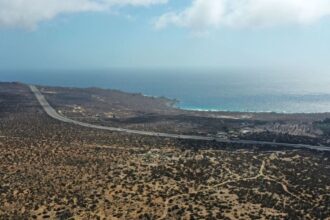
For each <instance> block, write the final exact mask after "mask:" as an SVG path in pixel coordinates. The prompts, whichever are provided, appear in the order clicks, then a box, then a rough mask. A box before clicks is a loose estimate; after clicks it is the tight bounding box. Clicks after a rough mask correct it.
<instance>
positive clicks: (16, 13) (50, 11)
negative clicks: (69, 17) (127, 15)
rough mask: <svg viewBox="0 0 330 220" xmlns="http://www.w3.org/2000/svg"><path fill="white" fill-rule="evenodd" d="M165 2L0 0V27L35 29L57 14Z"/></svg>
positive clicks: (146, 0)
mask: <svg viewBox="0 0 330 220" xmlns="http://www.w3.org/2000/svg"><path fill="white" fill-rule="evenodd" d="M166 2H167V0H0V26H6V27H23V28H28V29H33V28H35V27H36V26H37V25H38V23H40V22H42V21H47V20H51V19H53V18H55V17H56V16H58V15H59V14H69V13H78V12H89V11H106V10H109V9H110V8H111V7H114V6H126V5H131V6H148V5H153V4H163V3H166Z"/></svg>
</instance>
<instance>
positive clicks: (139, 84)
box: [0, 69, 330, 113]
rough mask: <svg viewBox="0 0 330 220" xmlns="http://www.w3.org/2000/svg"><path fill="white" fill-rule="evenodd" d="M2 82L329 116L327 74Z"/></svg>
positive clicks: (71, 75)
mask: <svg viewBox="0 0 330 220" xmlns="http://www.w3.org/2000/svg"><path fill="white" fill-rule="evenodd" d="M0 81H20V82H24V83H31V84H41V85H50V86H70V87H82V88H85V87H102V88H110V89H118V90H122V91H127V92H134V93H142V94H144V95H148V96H165V97H168V98H171V99H177V100H179V102H178V104H177V107H179V108H183V109H193V110H205V111H241V112H243V111H249V112H280V113H282V112H285V113H316V112H330V73H328V74H326V73H323V74H315V73H312V72H310V73H306V72H304V73H300V72H294V73H292V72H290V71H287V72H285V71H260V70H259V71H257V70H254V71H253V70H250V71H244V70H150V69H149V70H133V69H130V70H128V69H126V70H122V69H121V70H120V69H112V70H102V71H100V70H98V71H1V72H0Z"/></svg>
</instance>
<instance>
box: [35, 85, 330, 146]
mask: <svg viewBox="0 0 330 220" xmlns="http://www.w3.org/2000/svg"><path fill="white" fill-rule="evenodd" d="M29 87H30V89H31V91H32V92H33V93H34V95H35V97H36V98H37V100H38V102H39V103H40V105H41V106H42V108H43V109H44V110H45V112H46V113H47V114H48V115H49V116H50V117H52V118H54V119H56V120H59V121H62V122H65V123H70V124H75V125H79V126H83V127H87V128H94V129H100V130H108V131H115V132H124V133H129V134H138V135H145V136H154V137H165V138H176V139H186V140H202V141H217V142H220V143H229V144H250V145H270V146H282V147H290V148H299V149H301V148H306V149H311V150H317V151H328V152H330V147H323V146H313V145H305V144H290V143H274V142H267V141H252V140H226V139H219V138H215V137H207V136H197V135H180V134H169V133H161V132H152V131H140V130H132V129H125V128H116V127H106V126H101V125H93V124H88V123H84V122H80V121H75V120H72V119H70V118H66V117H64V116H61V115H59V114H58V113H57V112H56V111H55V109H54V108H53V107H52V106H51V105H50V104H49V103H48V101H47V100H46V98H45V97H44V96H43V95H42V94H41V92H40V91H39V89H38V88H37V87H35V86H34V85H29Z"/></svg>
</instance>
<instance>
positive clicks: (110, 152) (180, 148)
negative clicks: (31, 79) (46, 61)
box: [0, 84, 330, 219]
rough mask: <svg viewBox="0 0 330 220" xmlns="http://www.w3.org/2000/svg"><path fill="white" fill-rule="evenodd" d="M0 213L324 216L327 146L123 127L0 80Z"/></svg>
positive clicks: (328, 213)
mask: <svg viewBox="0 0 330 220" xmlns="http://www.w3.org/2000/svg"><path fill="white" fill-rule="evenodd" d="M0 104H1V105H0V219H47V218H48V219H330V207H329V204H330V175H329V173H330V158H329V156H330V155H329V154H325V153H320V152H314V151H305V150H292V149H270V148H266V147H261V148H257V147H254V146H226V145H222V144H218V143H214V142H196V141H180V140H172V139H164V138H152V137H144V136H135V135H126V134H120V133H115V132H107V131H99V130H93V129H87V128H82V127H78V126H74V125H70V124H64V123H61V122H58V121H55V120H53V119H51V118H49V117H48V116H47V115H46V114H45V113H44V112H43V111H42V109H41V108H40V106H39V105H38V103H37V101H36V100H35V99H34V97H33V95H32V94H31V93H30V91H29V90H28V88H27V87H26V86H24V85H20V84H5V85H1V86H0Z"/></svg>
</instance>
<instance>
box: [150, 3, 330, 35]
mask: <svg viewBox="0 0 330 220" xmlns="http://www.w3.org/2000/svg"><path fill="white" fill-rule="evenodd" d="M329 15H330V0H193V2H192V4H191V5H190V6H189V7H187V8H186V9H184V10H183V11H180V12H169V13H166V14H164V15H162V16H160V17H159V18H158V19H157V20H156V22H155V27H156V28H165V27H167V26H169V25H175V26H180V27H187V28H191V29H194V30H198V31H200V30H205V29H208V28H217V27H219V26H227V27H251V26H252V27H254V26H257V27H267V26H276V25H286V24H301V25H304V24H311V23H313V22H316V21H318V20H320V19H321V18H323V17H325V16H329Z"/></svg>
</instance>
